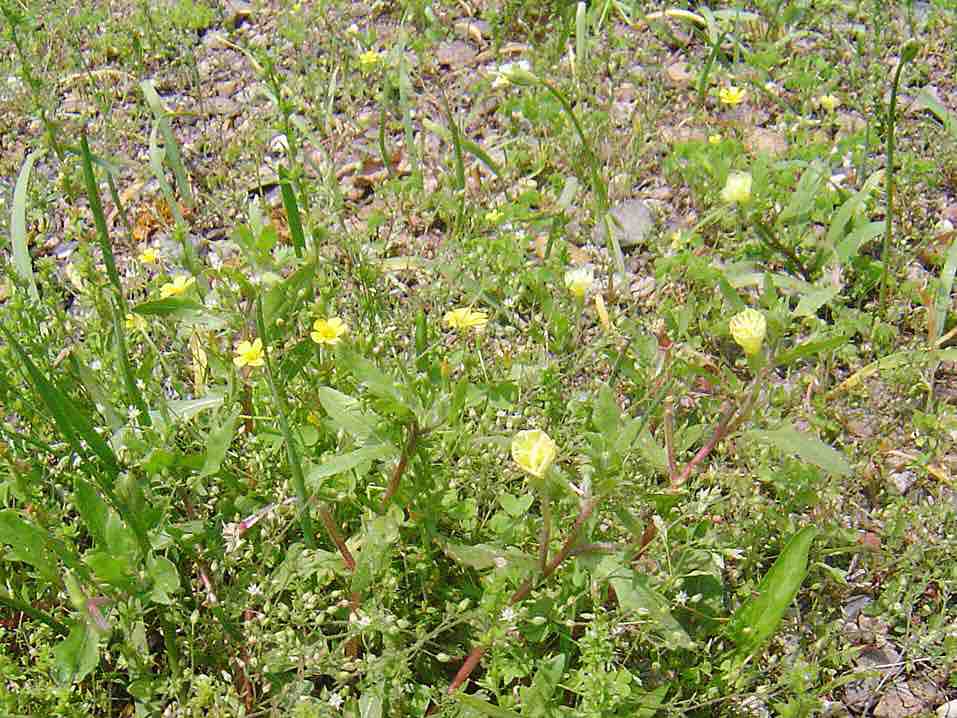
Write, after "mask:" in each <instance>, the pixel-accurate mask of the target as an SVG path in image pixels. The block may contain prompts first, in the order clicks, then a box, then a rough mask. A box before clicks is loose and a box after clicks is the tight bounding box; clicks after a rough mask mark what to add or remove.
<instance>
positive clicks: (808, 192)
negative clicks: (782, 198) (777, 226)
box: [778, 160, 827, 223]
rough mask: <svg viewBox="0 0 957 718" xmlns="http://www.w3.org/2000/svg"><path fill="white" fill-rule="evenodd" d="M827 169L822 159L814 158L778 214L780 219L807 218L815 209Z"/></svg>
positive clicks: (783, 220)
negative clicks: (789, 199) (788, 200)
mask: <svg viewBox="0 0 957 718" xmlns="http://www.w3.org/2000/svg"><path fill="white" fill-rule="evenodd" d="M825 169H826V168H825V166H824V163H823V162H821V161H820V160H814V161H813V162H811V164H810V165H808V167H807V169H806V170H804V173H803V174H802V175H801V179H800V180H798V184H797V187H795V188H794V192H793V193H792V194H791V201H790V202H788V204H787V206H786V207H785V208H784V209H783V210H782V211H781V214H780V215H779V216H778V221H780V222H783V223H787V222H793V221H795V220H802V219H806V218H807V216H808V215H809V214H810V213H811V210H813V209H814V203H815V202H816V201H817V195H818V192H820V190H821V186H822V185H823V184H824V178H825V177H826V176H827V174H826V172H825Z"/></svg>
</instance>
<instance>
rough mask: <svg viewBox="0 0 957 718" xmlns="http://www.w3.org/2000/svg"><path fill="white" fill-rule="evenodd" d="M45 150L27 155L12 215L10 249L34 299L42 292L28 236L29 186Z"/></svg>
mask: <svg viewBox="0 0 957 718" xmlns="http://www.w3.org/2000/svg"><path fill="white" fill-rule="evenodd" d="M44 152H45V150H36V151H34V152H31V153H30V154H29V155H27V158H26V160H24V162H23V167H21V168H20V174H19V176H18V177H17V185H16V188H14V190H13V213H12V214H11V216H10V250H11V256H12V258H13V268H14V269H15V270H16V272H17V275H18V276H19V277H20V279H21V280H22V281H23V282H24V283H25V284H26V285H27V287H28V288H29V291H30V297H31V298H32V299H34V300H38V299H39V298H40V293H39V292H38V291H37V283H36V279H35V278H34V276H33V263H32V260H31V258H30V248H29V238H28V237H27V187H28V186H29V184H30V172H32V171H33V164H34V162H36V160H37V158H38V157H40V156H41V155H42V154H43V153H44Z"/></svg>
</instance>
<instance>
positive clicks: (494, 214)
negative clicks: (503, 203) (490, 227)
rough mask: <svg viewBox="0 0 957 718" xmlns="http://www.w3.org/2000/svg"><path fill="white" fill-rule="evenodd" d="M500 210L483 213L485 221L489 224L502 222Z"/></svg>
mask: <svg viewBox="0 0 957 718" xmlns="http://www.w3.org/2000/svg"><path fill="white" fill-rule="evenodd" d="M502 216H503V215H502V210H500V209H490V210H489V211H488V212H486V213H485V221H486V222H488V223H489V224H498V223H499V222H500V221H502Z"/></svg>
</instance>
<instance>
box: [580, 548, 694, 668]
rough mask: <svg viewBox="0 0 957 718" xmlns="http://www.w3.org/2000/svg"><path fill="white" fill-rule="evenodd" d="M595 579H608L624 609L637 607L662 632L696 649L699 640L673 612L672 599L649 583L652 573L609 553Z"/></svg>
mask: <svg viewBox="0 0 957 718" xmlns="http://www.w3.org/2000/svg"><path fill="white" fill-rule="evenodd" d="M595 579H596V580H598V581H605V580H607V581H608V582H609V583H610V584H611V587H612V588H613V589H615V595H616V596H617V597H618V604H619V605H620V606H621V608H622V610H623V611H634V612H635V613H637V614H638V615H639V616H641V617H644V618H645V619H648V620H650V621H651V623H652V625H653V629H654V631H655V632H656V633H658V635H660V636H661V637H662V638H664V639H665V640H666V641H668V642H669V643H670V644H673V645H674V646H675V647H677V648H685V649H688V650H690V649H692V648H694V647H695V642H694V641H692V640H691V637H690V636H689V635H688V634H687V633H686V632H685V629H684V628H682V626H681V624H680V623H678V621H677V620H676V619H675V617H674V616H672V615H671V611H670V610H669V608H668V602H667V601H665V599H664V598H663V597H662V596H660V595H659V594H658V593H657V592H656V591H655V590H654V589H652V588H651V587H650V586H649V585H648V577H647V576H643V575H640V574H638V573H635V571H634V570H633V569H632V568H631V567H630V566H629V565H628V564H626V563H624V562H623V561H622V560H621V558H619V557H618V556H606V557H605V558H604V559H602V561H601V563H599V564H598V567H597V568H596V569H595Z"/></svg>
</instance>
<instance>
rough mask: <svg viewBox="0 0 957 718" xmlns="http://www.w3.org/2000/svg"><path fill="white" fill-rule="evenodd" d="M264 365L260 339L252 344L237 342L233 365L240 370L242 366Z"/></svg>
mask: <svg viewBox="0 0 957 718" xmlns="http://www.w3.org/2000/svg"><path fill="white" fill-rule="evenodd" d="M265 363H266V360H265V357H264V356H263V340H262V339H256V340H255V341H253V343H252V344H250V343H249V342H247V341H242V342H239V346H237V347H236V356H234V357H233V364H235V365H236V366H237V367H238V368H240V369H242V368H243V367H244V366H262V365H263V364H265Z"/></svg>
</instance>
